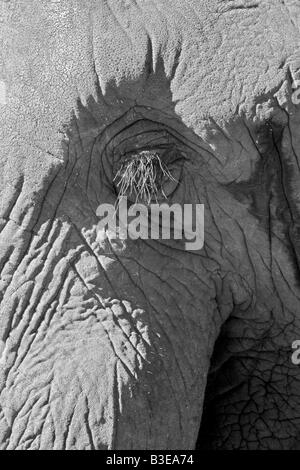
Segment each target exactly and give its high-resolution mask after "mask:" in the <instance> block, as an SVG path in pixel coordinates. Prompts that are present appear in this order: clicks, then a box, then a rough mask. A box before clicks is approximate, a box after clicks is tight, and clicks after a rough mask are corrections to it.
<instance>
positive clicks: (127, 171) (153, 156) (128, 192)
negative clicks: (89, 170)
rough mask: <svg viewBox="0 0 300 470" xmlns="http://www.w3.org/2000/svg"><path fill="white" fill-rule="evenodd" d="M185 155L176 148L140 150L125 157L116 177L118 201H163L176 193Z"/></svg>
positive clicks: (145, 202)
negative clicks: (124, 197) (121, 198)
mask: <svg viewBox="0 0 300 470" xmlns="http://www.w3.org/2000/svg"><path fill="white" fill-rule="evenodd" d="M181 162H182V155H180V156H178V155H177V154H176V151H175V150H174V149H165V151H163V152H162V151H161V149H152V150H141V151H139V152H134V153H131V154H129V155H126V156H124V157H123V158H122V159H121V162H120V164H119V167H118V169H117V171H116V175H115V177H114V184H115V188H116V191H117V194H118V198H120V197H123V196H127V198H128V199H129V200H130V201H132V202H134V203H143V204H147V205H149V204H150V203H151V202H155V203H157V202H160V201H163V200H166V199H168V197H169V196H170V195H171V194H172V193H173V192H174V191H175V190H176V188H177V186H178V185H179V182H180V176H181V166H182V165H181Z"/></svg>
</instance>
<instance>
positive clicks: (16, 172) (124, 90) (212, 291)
mask: <svg viewBox="0 0 300 470" xmlns="http://www.w3.org/2000/svg"><path fill="white" fill-rule="evenodd" d="M0 11H1V13H0V15H1V20H2V22H1V25H2V26H1V32H0V35H1V55H2V61H3V67H2V69H1V72H0V73H1V76H0V80H1V81H2V82H4V83H5V85H6V100H3V99H2V101H1V103H0V111H1V112H0V121H1V123H0V132H1V139H0V142H1V144H0V146H1V156H0V158H1V173H0V231H1V233H0V273H1V274H0V363H1V368H0V448H1V449H107V448H109V449H176V448H181V449H183V448H184V449H192V448H194V447H195V446H196V445H197V447H199V448H201V449H202V448H209V449H211V448H212V449H293V448H299V439H300V438H299V430H300V422H299V419H300V418H299V415H300V372H299V368H297V367H296V366H294V365H293V364H292V363H291V360H290V357H291V354H292V350H291V344H292V342H293V341H294V340H296V339H299V337H300V300H299V299H300V287H299V252H300V251H299V250H300V247H299V204H300V199H299V182H300V172H299V165H300V134H299V124H300V112H299V108H298V107H297V106H295V105H294V104H293V103H292V101H291V94H292V91H293V90H292V80H293V79H296V78H297V73H298V78H299V72H298V70H299V67H300V51H299V27H300V8H299V5H297V2H293V1H287V0H285V1H277V0H269V1H267V0H256V1H255V0H249V1H247V0H237V1H224V0H223V1H221V0H207V1H205V0H202V1H182V0H180V1H179V0H178V1H177V0H172V2H171V1H168V0H156V1H142V0H137V1H133V0H132V1H131V0H126V1H125V0H124V1H123V0H122V1H118V2H117V1H112V0H107V1H100V0H94V1H89V2H81V1H79V0H61V1H43V0H42V1H41V0H39V1H37V0H29V1H25V0H23V1H21V0H11V1H7V2H2V3H1V10H0ZM153 142H155V143H156V142H157V143H160V144H162V145H170V144H171V145H172V146H173V148H175V149H176V151H178V152H179V153H180V152H182V153H183V154H184V155H185V158H184V163H183V164H182V165H183V166H182V171H181V178H180V184H179V185H178V187H177V189H176V191H174V192H173V193H172V195H171V196H170V202H177V203H182V204H183V203H203V204H204V205H205V246H204V248H203V249H202V250H201V251H199V252H187V251H185V250H184V246H183V243H182V242H181V241H178V240H176V241H172V240H171V241H169V242H167V241H165V242H161V241H157V240H147V241H145V240H136V241H133V240H128V241H126V242H123V243H121V242H120V241H119V240H112V239H107V240H106V241H102V242H99V240H98V239H97V237H96V228H97V222H98V219H97V217H96V210H97V207H98V206H99V204H101V203H109V202H111V203H112V202H114V201H115V199H116V193H115V191H114V188H113V184H112V180H113V174H114V173H113V161H114V159H115V158H118V156H119V157H120V155H122V152H124V151H128V150H132V149H136V148H137V147H143V148H147V147H149V146H151V145H153ZM199 429H200V431H199Z"/></svg>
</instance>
